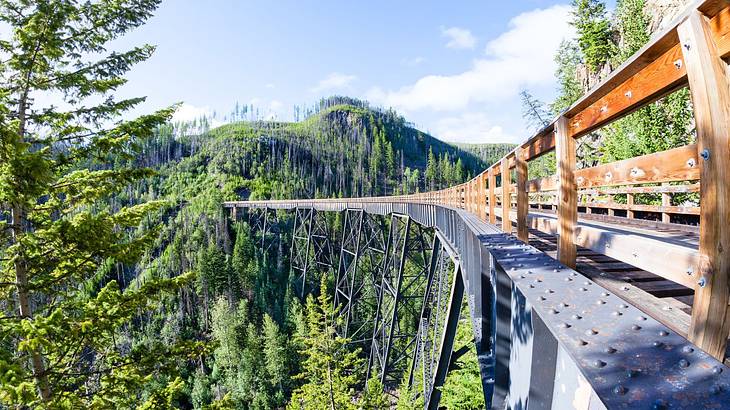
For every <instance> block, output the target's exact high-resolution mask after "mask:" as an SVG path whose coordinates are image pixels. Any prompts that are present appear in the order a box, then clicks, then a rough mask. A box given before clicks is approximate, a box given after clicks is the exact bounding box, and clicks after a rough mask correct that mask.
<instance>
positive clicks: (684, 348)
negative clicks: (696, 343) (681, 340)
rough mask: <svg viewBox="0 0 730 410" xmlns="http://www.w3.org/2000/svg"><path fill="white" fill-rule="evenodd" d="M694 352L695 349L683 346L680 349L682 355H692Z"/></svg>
mask: <svg viewBox="0 0 730 410" xmlns="http://www.w3.org/2000/svg"><path fill="white" fill-rule="evenodd" d="M694 351H695V349H694V347H692V346H685V347H683V348H682V353H692V352H694Z"/></svg>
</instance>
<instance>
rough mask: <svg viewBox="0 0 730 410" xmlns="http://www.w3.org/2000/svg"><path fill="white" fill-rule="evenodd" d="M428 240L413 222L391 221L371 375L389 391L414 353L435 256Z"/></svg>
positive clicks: (400, 217) (396, 216) (401, 218)
mask: <svg viewBox="0 0 730 410" xmlns="http://www.w3.org/2000/svg"><path fill="white" fill-rule="evenodd" d="M426 235H428V233H427V232H426V231H425V230H424V229H423V228H421V226H420V225H418V224H417V223H413V222H412V221H411V219H410V217H408V216H405V215H400V214H393V215H392V216H391V222H390V229H389V233H388V241H387V242H386V252H385V258H384V260H383V271H382V280H381V281H380V286H379V291H378V296H379V297H378V308H377V310H376V314H375V324H374V326H375V328H374V331H373V338H372V343H371V350H370V356H369V361H368V369H367V377H368V379H369V378H370V375H371V374H375V375H377V377H379V379H380V380H381V382H382V383H383V384H384V385H385V387H386V389H392V388H395V387H396V386H398V385H399V384H400V382H401V380H402V377H403V376H404V375H406V374H407V372H408V370H409V362H410V360H411V359H412V356H413V352H414V350H415V347H416V339H417V334H418V318H419V313H420V312H421V308H422V306H421V305H422V302H423V294H424V291H425V288H426V283H427V279H428V266H427V265H428V262H427V261H428V259H429V256H430V254H431V249H430V247H429V245H430V241H429V240H428V239H427V238H426ZM409 318H410V319H411V320H410V321H409V320H408V319H409Z"/></svg>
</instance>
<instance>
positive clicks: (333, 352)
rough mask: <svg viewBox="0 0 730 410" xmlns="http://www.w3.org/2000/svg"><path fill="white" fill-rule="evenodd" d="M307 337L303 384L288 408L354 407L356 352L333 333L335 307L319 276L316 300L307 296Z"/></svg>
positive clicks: (357, 375) (358, 372)
mask: <svg viewBox="0 0 730 410" xmlns="http://www.w3.org/2000/svg"><path fill="white" fill-rule="evenodd" d="M306 309H307V337H306V338H305V339H304V340H300V341H299V343H302V345H303V346H305V348H304V350H303V351H302V354H303V355H304V362H303V363H302V373H300V374H299V375H297V376H296V378H297V379H300V380H303V381H304V384H303V385H302V386H301V387H299V388H298V389H296V390H295V391H294V393H293V394H292V398H291V401H290V403H289V406H288V408H289V409H297V410H299V409H338V410H339V409H343V410H344V409H355V408H357V407H356V405H355V402H354V399H353V397H354V396H355V389H354V387H355V385H356V384H357V382H358V381H359V380H360V378H361V377H362V374H361V373H362V371H361V370H360V369H362V367H363V359H362V358H360V357H359V351H349V350H348V349H347V343H348V341H347V340H346V339H344V338H342V337H340V336H338V335H337V332H336V330H335V329H336V327H335V326H336V325H335V323H334V320H333V319H334V316H335V308H334V305H333V303H332V300H331V298H330V297H329V296H328V291H327V285H326V281H325V280H324V279H323V280H322V283H321V287H320V294H319V297H318V298H317V300H316V301H315V299H314V298H313V297H312V296H311V295H310V296H309V297H308V299H307V307H306Z"/></svg>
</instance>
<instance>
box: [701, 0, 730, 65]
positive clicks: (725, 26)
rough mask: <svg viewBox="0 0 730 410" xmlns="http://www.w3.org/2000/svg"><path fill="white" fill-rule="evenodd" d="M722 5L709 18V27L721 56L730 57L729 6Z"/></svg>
mask: <svg viewBox="0 0 730 410" xmlns="http://www.w3.org/2000/svg"><path fill="white" fill-rule="evenodd" d="M718 3H721V2H718ZM724 7H725V8H724V9H722V10H720V11H719V12H718V13H717V14H715V16H714V17H713V18H712V19H711V20H710V29H711V30H712V35H713V37H714V38H715V44H716V45H717V49H718V53H719V54H720V57H721V58H727V57H730V7H727V4H724ZM705 14H707V13H705Z"/></svg>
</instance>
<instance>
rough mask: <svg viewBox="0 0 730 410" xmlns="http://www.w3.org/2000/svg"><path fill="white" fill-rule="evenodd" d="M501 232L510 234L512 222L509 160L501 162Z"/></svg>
mask: <svg viewBox="0 0 730 410" xmlns="http://www.w3.org/2000/svg"><path fill="white" fill-rule="evenodd" d="M501 165H502V230H503V231H504V232H507V233H512V221H510V220H509V211H510V208H512V194H511V193H510V185H512V178H510V173H509V160H508V159H506V158H505V159H503V160H502V164H501Z"/></svg>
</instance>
